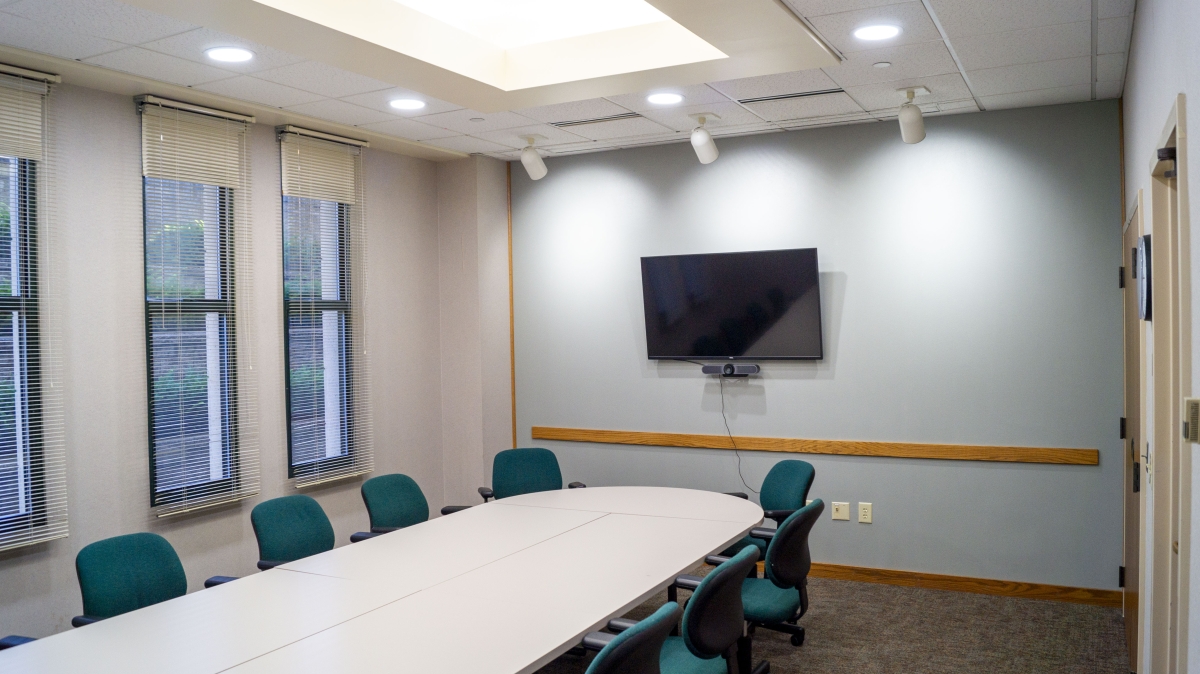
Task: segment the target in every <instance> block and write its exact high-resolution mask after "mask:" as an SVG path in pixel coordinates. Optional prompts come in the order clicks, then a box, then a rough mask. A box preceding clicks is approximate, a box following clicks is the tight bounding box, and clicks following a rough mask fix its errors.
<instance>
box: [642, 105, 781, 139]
mask: <svg viewBox="0 0 1200 674" xmlns="http://www.w3.org/2000/svg"><path fill="white" fill-rule="evenodd" d="M722 100H724V101H725V102H724V103H705V104H702V105H689V106H686V107H680V108H662V109H659V110H653V111H646V112H643V113H642V115H643V116H644V117H646V118H647V119H651V120H654V121H655V122H658V123H659V124H662V125H663V126H665V127H667V128H668V129H673V130H675V131H691V130H692V129H694V128H696V126H697V125H698V122H697V121H696V120H695V119H693V118H692V117H689V116H688V115H694V114H698V113H701V112H712V113H715V114H716V115H717V116H719V117H720V119H708V120H707V121H705V126H708V127H709V128H710V129H711V130H712V132H713V133H716V131H717V129H723V128H725V127H731V126H743V125H746V124H761V123H762V122H763V120H762V119H761V118H759V117H758V116H757V115H755V114H754V113H752V112H750V111H749V110H747V109H746V108H743V107H742V106H740V105H738V104H737V103H733V102H731V101H729V100H728V99H724V98H723V97H722Z"/></svg>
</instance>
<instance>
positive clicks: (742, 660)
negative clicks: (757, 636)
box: [737, 625, 771, 674]
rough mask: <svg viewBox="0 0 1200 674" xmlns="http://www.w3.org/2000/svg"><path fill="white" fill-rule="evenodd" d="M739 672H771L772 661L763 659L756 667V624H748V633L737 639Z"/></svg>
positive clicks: (742, 673) (761, 673)
mask: <svg viewBox="0 0 1200 674" xmlns="http://www.w3.org/2000/svg"><path fill="white" fill-rule="evenodd" d="M737 660H738V672H740V673H741V674H770V672H771V663H769V662H767V661H766V660H763V661H762V662H760V663H758V666H757V667H754V666H753V665H754V625H747V629H746V635H745V636H743V637H741V638H740V639H738V640H737Z"/></svg>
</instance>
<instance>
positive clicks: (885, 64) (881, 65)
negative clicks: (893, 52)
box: [873, 61, 892, 68]
mask: <svg viewBox="0 0 1200 674" xmlns="http://www.w3.org/2000/svg"><path fill="white" fill-rule="evenodd" d="M873 65H874V66H875V67H876V68H891V67H892V64H891V63H890V62H888V61H880V62H879V63H875V64H873Z"/></svg>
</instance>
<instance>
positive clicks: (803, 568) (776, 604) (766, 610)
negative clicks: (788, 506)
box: [705, 499, 825, 646]
mask: <svg viewBox="0 0 1200 674" xmlns="http://www.w3.org/2000/svg"><path fill="white" fill-rule="evenodd" d="M823 512H825V503H824V502H823V501H822V500H821V499H816V500H815V501H813V502H812V503H810V504H808V505H807V506H805V507H803V508H801V509H800V510H797V511H796V512H795V513H794V514H792V515H791V516H790V517H788V518H787V519H786V520H784V521H783V524H781V525H779V528H777V529H759V528H756V529H753V530H751V532H750V534H751V535H752V536H758V537H763V538H765V539H766V541H767V558H766V563H765V564H764V566H765V567H766V578H747V579H746V582H745V583H744V584H743V585H742V606H743V608H744V611H745V613H746V622H747V623H749V628H748V630H747V634H748V635H749V636H750V637H753V636H754V630H755V628H757V627H762V628H764V629H768V630H773V631H775V632H783V633H785V634H790V635H792V639H791V641H792V645H793V646H801V645H803V644H804V628H803V627H801V626H799V625H797V624H796V621H797V620H799V619H800V617H801V616H803V615H804V614H805V613H807V612H808V572H809V571H810V570H811V569H812V555H811V554H810V552H809V547H808V536H809V534H810V533H811V532H812V528H813V525H814V524H816V523H817V520H818V519H820V518H821V513H823ZM725 559H726V558H725V557H721V556H718V555H710V556H709V557H707V558H706V559H705V561H706V562H708V563H709V564H721V563H724V561H725Z"/></svg>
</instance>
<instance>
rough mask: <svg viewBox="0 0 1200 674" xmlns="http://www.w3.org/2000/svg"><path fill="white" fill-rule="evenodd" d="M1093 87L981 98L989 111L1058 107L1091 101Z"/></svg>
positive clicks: (1061, 88) (1084, 86)
mask: <svg viewBox="0 0 1200 674" xmlns="http://www.w3.org/2000/svg"><path fill="white" fill-rule="evenodd" d="M1091 97H1092V85H1090V84H1075V85H1072V86H1069V87H1057V88H1054V89H1038V90H1036V91H1021V92H1018V93H1014V94H1000V95H998V96H981V97H980V101H981V102H982V103H983V107H985V108H987V109H988V110H1003V109H1004V108H1028V107H1031V106H1035V105H1058V104H1059V103H1076V102H1079V101H1086V100H1090V99H1091Z"/></svg>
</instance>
